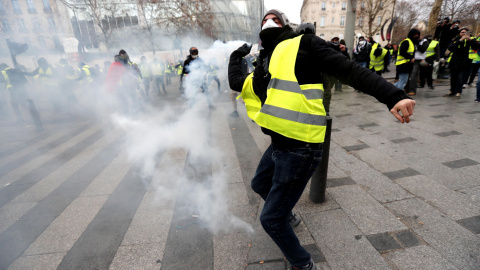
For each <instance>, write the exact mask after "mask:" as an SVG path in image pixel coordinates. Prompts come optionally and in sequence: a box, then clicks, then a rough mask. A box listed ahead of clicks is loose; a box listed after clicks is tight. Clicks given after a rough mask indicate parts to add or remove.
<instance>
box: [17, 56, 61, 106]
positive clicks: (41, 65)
mask: <svg viewBox="0 0 480 270" xmlns="http://www.w3.org/2000/svg"><path fill="white" fill-rule="evenodd" d="M37 64H38V67H37V68H36V69H35V70H34V71H32V72H26V73H25V75H26V76H33V77H34V78H35V79H36V80H37V81H36V85H35V86H36V87H38V88H39V89H38V90H39V91H37V93H38V94H39V95H40V96H42V97H46V98H47V99H48V100H49V102H50V104H51V105H52V107H53V109H54V111H55V112H60V111H61V110H62V107H63V106H62V98H61V97H62V95H63V92H62V89H60V87H59V84H58V83H59V81H58V77H57V76H56V75H57V73H56V69H55V68H54V67H53V66H52V65H50V64H49V63H48V61H47V59H45V58H44V57H40V58H39V59H38V60H37Z"/></svg>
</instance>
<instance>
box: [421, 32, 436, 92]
mask: <svg viewBox="0 0 480 270" xmlns="http://www.w3.org/2000/svg"><path fill="white" fill-rule="evenodd" d="M425 38H426V39H427V41H428V42H429V43H428V48H427V54H426V57H425V62H426V63H427V64H426V65H420V86H418V88H424V87H425V80H426V81H427V85H428V88H430V89H435V87H434V86H433V78H432V75H433V64H434V63H435V62H438V61H440V45H439V42H438V41H436V40H433V39H432V38H433V36H432V35H427V36H425Z"/></svg>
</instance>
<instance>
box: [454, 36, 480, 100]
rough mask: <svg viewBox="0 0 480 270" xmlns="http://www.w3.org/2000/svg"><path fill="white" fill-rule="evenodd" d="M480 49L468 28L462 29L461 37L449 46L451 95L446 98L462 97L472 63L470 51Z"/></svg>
mask: <svg viewBox="0 0 480 270" xmlns="http://www.w3.org/2000/svg"><path fill="white" fill-rule="evenodd" d="M478 49H480V45H479V44H478V42H476V40H473V39H471V38H470V34H469V30H468V28H466V27H463V28H461V29H460V34H459V36H458V37H456V38H455V39H454V40H453V42H452V43H450V46H448V50H449V51H450V52H451V59H450V63H449V67H450V93H448V94H446V95H445V96H456V97H460V96H461V95H462V86H463V82H464V74H465V73H466V72H468V71H469V68H470V66H469V64H470V63H471V62H472V60H471V59H470V58H469V55H470V50H478Z"/></svg>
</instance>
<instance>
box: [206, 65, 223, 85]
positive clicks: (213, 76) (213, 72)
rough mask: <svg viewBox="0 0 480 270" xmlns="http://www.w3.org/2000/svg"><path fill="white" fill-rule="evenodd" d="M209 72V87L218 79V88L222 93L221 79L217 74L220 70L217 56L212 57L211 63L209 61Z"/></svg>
mask: <svg viewBox="0 0 480 270" xmlns="http://www.w3.org/2000/svg"><path fill="white" fill-rule="evenodd" d="M207 68H208V72H207V87H209V86H210V84H211V83H212V81H216V82H217V90H218V93H221V90H220V88H221V86H220V79H218V75H217V72H218V65H217V59H215V58H212V59H210V61H209V63H208V67H207Z"/></svg>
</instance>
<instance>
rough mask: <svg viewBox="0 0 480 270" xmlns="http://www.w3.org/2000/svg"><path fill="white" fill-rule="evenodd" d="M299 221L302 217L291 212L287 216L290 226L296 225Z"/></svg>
mask: <svg viewBox="0 0 480 270" xmlns="http://www.w3.org/2000/svg"><path fill="white" fill-rule="evenodd" d="M301 221H302V219H301V218H299V217H298V216H297V215H295V213H293V212H292V213H291V214H290V217H288V222H289V223H290V226H292V228H295V227H297V226H298V224H300V222H301Z"/></svg>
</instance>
